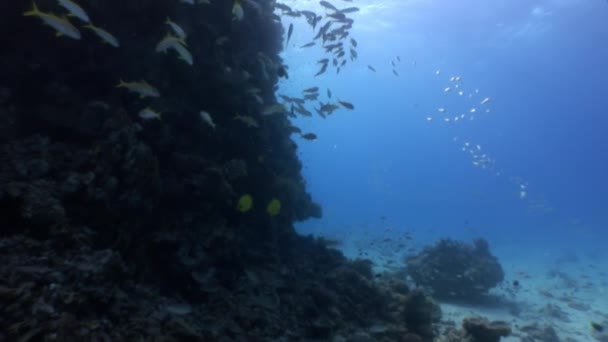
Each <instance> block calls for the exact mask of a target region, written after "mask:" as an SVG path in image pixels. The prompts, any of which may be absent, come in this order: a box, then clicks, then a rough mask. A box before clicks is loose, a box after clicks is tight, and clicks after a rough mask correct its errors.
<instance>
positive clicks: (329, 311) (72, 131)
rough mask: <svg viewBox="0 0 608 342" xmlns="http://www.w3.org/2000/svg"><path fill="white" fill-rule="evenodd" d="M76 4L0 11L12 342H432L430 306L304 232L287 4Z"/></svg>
mask: <svg viewBox="0 0 608 342" xmlns="http://www.w3.org/2000/svg"><path fill="white" fill-rule="evenodd" d="M74 5H75V3H73V2H71V1H67V0H61V1H59V3H57V2H56V1H50V0H48V1H47V0H41V1H37V2H36V3H35V5H32V4H31V3H26V2H12V1H2V2H0V41H2V50H1V51H0V218H1V220H2V225H1V228H0V258H1V260H2V261H3V262H2V264H0V279H1V280H0V340H11V341H16V340H19V341H23V342H26V341H33V340H60V341H89V340H91V341H137V340H146V341H147V340H154V341H201V340H209V341H212V340H213V341H269V340H276V341H286V340H290V341H291V340H306V341H311V340H324V341H326V340H330V339H334V340H345V339H347V338H359V339H357V340H365V338H368V339H372V338H373V340H375V341H430V340H432V338H433V336H434V329H433V327H432V324H433V322H435V321H436V320H437V319H438V315H439V314H438V308H437V307H436V306H435V305H434V304H433V303H432V302H431V301H430V300H429V299H428V298H426V296H424V295H423V294H422V293H420V292H418V291H410V290H409V289H408V288H407V286H405V285H404V284H402V283H401V282H399V281H397V280H395V281H387V282H385V283H383V284H379V283H378V282H376V281H375V279H374V277H373V276H372V273H371V269H370V268H369V265H367V264H365V263H361V262H360V261H354V262H353V261H348V260H346V259H345V258H344V257H343V256H342V255H341V254H340V253H339V252H338V251H336V250H333V249H329V248H327V246H326V243H325V242H324V241H323V240H318V239H313V238H311V237H301V236H298V235H297V234H296V233H295V231H294V229H293V226H292V224H293V222H294V221H296V220H302V219H306V218H308V217H319V216H320V215H321V209H320V207H319V206H318V205H317V204H315V203H314V202H313V201H312V200H311V197H310V195H309V194H308V193H307V192H306V187H305V182H304V180H303V178H302V176H301V174H300V170H301V164H300V162H299V160H298V159H297V155H296V151H297V146H296V145H295V143H294V142H293V141H292V140H291V139H290V132H291V131H290V129H289V128H290V124H289V121H288V119H287V118H286V117H285V116H281V115H272V116H264V115H262V114H261V112H262V108H263V106H264V105H268V104H272V103H275V102H276V101H275V98H274V96H275V87H276V84H277V80H278V77H279V75H281V74H282V73H283V69H282V68H283V66H282V61H281V59H280V58H279V56H278V53H279V52H280V49H281V41H282V34H283V29H282V26H281V23H280V20H279V19H278V18H277V17H276V16H275V15H274V14H273V6H274V3H273V2H271V1H262V0H259V1H255V0H248V1H243V2H242V3H241V2H231V1H216V0H210V1H204V0H201V1H196V2H195V1H193V0H184V1H177V0H176V1H144V2H142V1H123V0H121V1H118V0H107V1H93V0H91V1H86V2H85V1H83V2H82V3H81V6H82V7H80V6H78V7H74ZM34 6H35V7H34ZM79 9H80V10H79ZM81 10H82V11H81ZM68 11H69V12H72V13H73V14H75V15H76V17H74V16H70V17H66V16H65V14H67V12H68ZM82 12H85V14H86V18H84V16H83V14H82ZM24 14H26V15H24ZM86 19H89V20H90V22H91V23H92V25H91V26H87V27H84V26H85V24H87V23H86ZM79 20H81V21H82V22H80V21H79ZM171 23H173V25H172V24H171ZM174 25H177V26H174ZM180 30H181V31H182V32H180ZM57 33H61V35H60V36H59V37H56V34H57ZM168 34H169V35H168ZM243 196H247V197H246V198H250V199H252V200H253V204H252V205H251V203H248V204H247V205H245V206H239V205H238V203H239V199H243V198H244V197H243ZM249 196H250V197H249ZM272 203H274V206H270V205H269V204H272ZM277 203H278V204H279V205H277Z"/></svg>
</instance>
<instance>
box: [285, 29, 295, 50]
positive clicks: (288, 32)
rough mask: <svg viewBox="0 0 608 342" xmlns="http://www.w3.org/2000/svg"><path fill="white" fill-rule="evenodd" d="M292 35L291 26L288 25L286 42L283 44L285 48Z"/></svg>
mask: <svg viewBox="0 0 608 342" xmlns="http://www.w3.org/2000/svg"><path fill="white" fill-rule="evenodd" d="M292 33H293V24H289V28H288V29H287V41H286V42H285V46H287V45H288V44H289V39H291V34H292Z"/></svg>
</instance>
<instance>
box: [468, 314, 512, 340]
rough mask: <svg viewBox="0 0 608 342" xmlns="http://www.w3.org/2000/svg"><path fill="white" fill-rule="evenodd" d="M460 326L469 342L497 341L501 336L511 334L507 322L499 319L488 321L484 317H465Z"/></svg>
mask: <svg viewBox="0 0 608 342" xmlns="http://www.w3.org/2000/svg"><path fill="white" fill-rule="evenodd" d="M462 327H463V328H464V330H465V332H466V334H467V336H468V337H469V338H470V341H471V342H499V341H500V338H501V337H506V336H509V335H510V334H511V328H510V327H509V324H508V323H506V322H501V321H493V322H490V321H488V320H487V319H485V318H481V317H472V318H466V319H465V320H464V321H463V323H462Z"/></svg>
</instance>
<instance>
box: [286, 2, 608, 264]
mask: <svg viewBox="0 0 608 342" xmlns="http://www.w3.org/2000/svg"><path fill="white" fill-rule="evenodd" d="M365 3H366V2H364V1H359V3H358V4H357V5H358V6H360V7H361V8H362V11H361V12H360V13H358V14H355V15H353V18H354V19H355V25H354V30H353V31H352V33H351V34H352V36H353V37H355V38H356V39H357V40H358V42H359V48H358V52H359V59H358V60H357V61H355V62H354V63H352V64H349V65H348V66H347V67H346V68H345V69H344V70H343V71H342V72H341V73H340V74H339V75H336V74H335V73H334V72H328V74H325V75H322V76H320V77H316V78H315V77H313V76H312V75H314V73H315V72H316V71H317V65H316V63H315V61H316V60H318V59H320V58H322V57H323V54H322V52H321V49H320V48H319V47H313V48H311V49H300V48H298V46H301V45H303V44H305V43H307V42H308V41H310V39H311V38H312V35H313V33H312V32H311V30H310V28H309V27H307V26H306V25H305V24H303V23H302V22H301V21H297V20H296V21H294V23H295V25H296V26H295V28H296V29H295V31H294V36H293V37H292V42H291V43H290V46H289V47H288V48H287V50H286V52H285V54H284V57H285V59H286V62H287V64H288V65H290V71H291V77H290V80H289V81H287V82H285V83H284V84H281V87H280V92H282V93H285V94H288V95H294V96H296V95H298V94H299V92H300V91H301V89H303V88H305V87H308V86H313V85H317V86H320V87H321V88H322V92H323V93H324V92H325V88H330V89H331V90H332V92H333V94H334V98H335V97H337V98H340V99H344V100H348V101H351V102H353V103H354V104H355V106H356V110H355V111H352V112H351V111H346V110H341V111H339V112H338V113H336V114H334V115H333V116H331V117H329V118H328V119H325V120H323V119H321V118H318V117H316V118H313V119H309V118H303V119H299V120H297V122H296V123H297V124H298V125H299V126H300V127H302V128H303V129H304V130H305V131H312V132H315V133H316V134H317V135H318V136H319V139H318V140H317V141H314V142H308V141H304V140H302V139H300V138H299V137H296V136H294V140H296V141H297V142H298V144H299V145H300V150H301V158H302V161H303V163H304V165H305V170H304V174H305V178H306V179H307V181H308V185H309V190H310V192H311V193H312V195H313V197H314V198H315V200H317V201H318V202H320V203H321V204H322V205H323V208H324V214H325V215H324V218H323V219H321V220H311V221H308V222H303V223H302V224H300V225H299V229H300V230H301V231H302V232H304V233H308V232H312V233H317V234H327V235H329V236H334V237H339V238H344V239H347V238H352V239H354V238H358V237H359V238H361V237H360V236H363V235H358V234H359V233H361V232H365V233H364V234H367V235H369V234H372V235H373V234H374V232H376V231H379V230H381V229H382V227H385V226H387V225H390V226H394V227H397V228H396V229H397V230H406V229H407V230H411V231H414V232H415V233H416V235H417V238H418V240H419V241H423V242H427V241H430V240H433V239H435V238H437V237H444V236H450V237H455V238H462V239H469V238H471V237H474V236H483V237H485V238H487V239H488V240H490V242H491V243H492V244H493V245H494V246H498V247H499V248H500V246H511V247H513V246H519V247H517V248H511V249H510V251H515V250H516V249H518V248H521V247H522V246H523V247H525V248H527V247H537V246H538V248H539V249H542V250H543V251H547V250H555V251H558V250H560V249H564V248H566V249H582V250H600V249H603V247H604V246H606V243H607V242H608V237H607V234H608V179H607V175H608V110H607V108H608V4H607V3H605V2H604V1H599V0H587V1H575V0H544V1H536V2H530V1H524V0H515V1H513V0H510V1H492V6H491V7H490V5H489V4H488V3H487V2H485V1H473V0H466V1H459V2H448V1H420V2H419V1H403V2H392V1H387V2H382V1H374V2H371V1H370V2H367V3H371V4H372V5H369V6H367V5H365ZM289 4H290V5H291V6H293V7H295V8H300V9H303V8H305V6H304V5H309V4H310V2H301V1H300V2H298V1H293V2H290V3H289ZM313 4H314V2H313ZM340 4H342V3H340ZM345 4H348V3H345ZM299 5H300V6H299ZM336 5H338V3H336ZM287 23H289V21H287ZM397 55H399V56H400V58H401V63H397V67H396V70H397V71H398V72H399V73H400V76H399V77H395V76H394V75H393V74H392V73H391V66H390V61H391V60H394V59H395V56H397ZM414 63H415V64H414ZM367 65H373V66H374V67H375V68H376V69H377V70H378V72H377V73H372V72H371V71H369V70H368V69H367ZM436 70H440V71H441V72H440V74H439V75H436V74H435V71H436ZM457 75H458V76H462V77H463V81H462V82H461V86H462V89H463V90H466V93H467V94H468V93H471V92H472V93H474V89H479V94H475V93H474V97H473V98H472V99H470V100H469V99H468V98H466V96H464V97H459V96H458V95H457V94H456V93H455V91H452V92H449V93H444V92H443V89H444V88H445V87H447V86H453V85H454V83H451V82H450V81H449V78H450V77H451V76H457ZM486 96H489V97H491V98H492V102H491V103H489V104H488V105H486V106H487V107H488V108H491V110H492V111H491V112H490V113H487V114H486V113H477V114H476V115H475V120H473V121H470V120H466V121H464V122H451V123H445V122H443V121H442V117H443V115H441V114H440V113H438V112H437V108H439V107H445V108H446V109H447V110H448V112H447V113H446V114H448V115H456V114H460V113H466V112H468V110H469V108H471V107H477V108H485V107H484V106H480V105H479V101H481V99H483V98H484V97H486ZM427 116H433V117H434V121H433V122H430V123H429V122H427V121H426V117H427ZM465 141H467V142H470V143H471V144H473V145H475V144H479V145H481V147H482V151H481V153H486V154H487V155H488V156H489V157H491V158H493V159H494V160H495V165H494V167H495V170H494V171H489V170H481V169H479V168H476V167H474V166H473V165H472V164H471V161H472V159H471V157H470V156H469V154H468V153H466V152H462V151H461V150H460V149H461V147H462V144H463V142H465ZM497 173H499V174H498V175H497ZM520 183H523V184H525V185H526V187H527V189H526V191H527V196H526V197H525V198H523V199H522V198H520V195H519V191H520V188H519V184H520ZM381 216H386V219H380V217H381ZM525 248H524V249H525ZM556 254H559V252H556Z"/></svg>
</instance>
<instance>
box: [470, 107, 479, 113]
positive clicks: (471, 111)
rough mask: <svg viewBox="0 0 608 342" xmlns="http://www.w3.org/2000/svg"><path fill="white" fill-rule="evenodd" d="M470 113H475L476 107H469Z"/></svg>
mask: <svg viewBox="0 0 608 342" xmlns="http://www.w3.org/2000/svg"><path fill="white" fill-rule="evenodd" d="M469 112H470V113H476V112H477V109H476V108H471V110H470V111H469Z"/></svg>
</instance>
